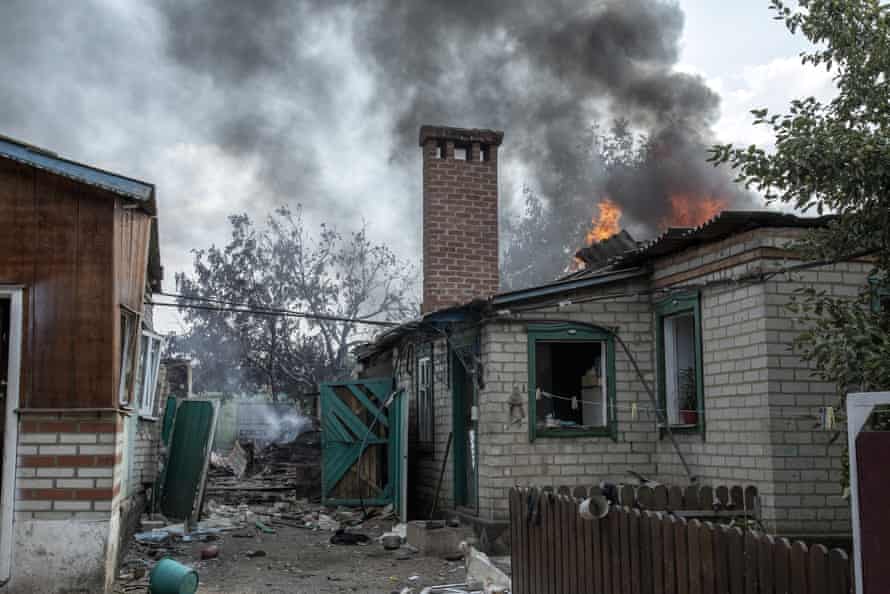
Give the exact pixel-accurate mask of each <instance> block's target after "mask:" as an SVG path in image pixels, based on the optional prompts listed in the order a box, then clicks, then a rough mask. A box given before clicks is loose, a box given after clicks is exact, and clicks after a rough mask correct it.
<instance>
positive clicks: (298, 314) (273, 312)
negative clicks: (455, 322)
mask: <svg viewBox="0 0 890 594" xmlns="http://www.w3.org/2000/svg"><path fill="white" fill-rule="evenodd" d="M181 297H182V298H184V299H191V297H185V296H184V295H183V296H181ZM198 299H199V300H200V298H198ZM150 305H151V306H152V307H178V308H182V309H199V310H204V311H218V312H232V313H247V314H254V315H259V316H280V317H283V318H300V319H306V320H324V321H327V322H345V323H349V324H367V325H370V326H386V327H393V326H398V325H399V323H398V322H384V321H381V320H366V319H362V318H347V317H344V316H333V315H327V314H313V313H308V312H302V311H291V310H287V309H253V308H250V307H248V306H243V307H234V306H233V307H227V306H225V305H219V306H217V305H201V304H197V303H156V302H153V303H151V304H150Z"/></svg>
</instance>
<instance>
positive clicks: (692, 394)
mask: <svg viewBox="0 0 890 594" xmlns="http://www.w3.org/2000/svg"><path fill="white" fill-rule="evenodd" d="M699 312H700V307H699V298H698V295H697V294H694V295H681V296H673V297H670V298H668V299H666V300H664V301H662V302H660V303H658V304H656V314H657V330H658V332H657V334H658V371H659V373H658V389H659V400H660V405H661V406H662V407H663V408H664V412H665V416H666V418H667V422H668V424H669V425H671V426H672V427H675V428H681V429H683V428H685V429H690V430H698V429H700V428H701V427H703V420H704V398H703V389H702V388H703V386H702V377H703V374H702V355H701V330H700V325H701V322H700V313H699Z"/></svg>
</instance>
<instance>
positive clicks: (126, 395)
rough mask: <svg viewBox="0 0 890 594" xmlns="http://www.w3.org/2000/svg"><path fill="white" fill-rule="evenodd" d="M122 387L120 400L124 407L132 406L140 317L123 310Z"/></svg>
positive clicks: (121, 320) (120, 386) (121, 341)
mask: <svg viewBox="0 0 890 594" xmlns="http://www.w3.org/2000/svg"><path fill="white" fill-rule="evenodd" d="M120 325H121V327H120V347H121V348H120V385H119V386H118V400H119V402H120V403H121V405H123V406H127V405H129V404H130V395H131V394H132V391H133V380H134V377H135V374H136V370H135V361H136V348H137V347H138V346H139V345H138V341H137V340H136V331H137V329H138V316H137V315H136V314H135V313H133V312H131V311H129V310H125V309H122V310H121V318H120Z"/></svg>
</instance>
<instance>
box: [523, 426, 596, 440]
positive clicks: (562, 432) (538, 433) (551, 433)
mask: <svg viewBox="0 0 890 594" xmlns="http://www.w3.org/2000/svg"><path fill="white" fill-rule="evenodd" d="M535 437H536V438H538V437H612V431H611V430H610V429H609V428H608V427H592V428H590V429H563V428H558V427H548V428H543V429H537V428H536V429H535Z"/></svg>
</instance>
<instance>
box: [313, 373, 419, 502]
mask: <svg viewBox="0 0 890 594" xmlns="http://www.w3.org/2000/svg"><path fill="white" fill-rule="evenodd" d="M319 392H320V394H321V432H322V433H321V435H322V500H323V502H324V503H325V505H386V504H389V503H392V504H393V506H394V507H395V508H396V510H398V511H399V515H402V506H403V500H404V495H403V490H404V486H405V485H404V481H405V455H406V453H405V446H406V443H407V435H406V424H407V423H406V417H407V404H406V402H405V398H404V392H403V391H402V390H399V391H393V390H392V379H391V378H382V379H367V380H358V381H350V382H336V383H327V384H321V386H319Z"/></svg>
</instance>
